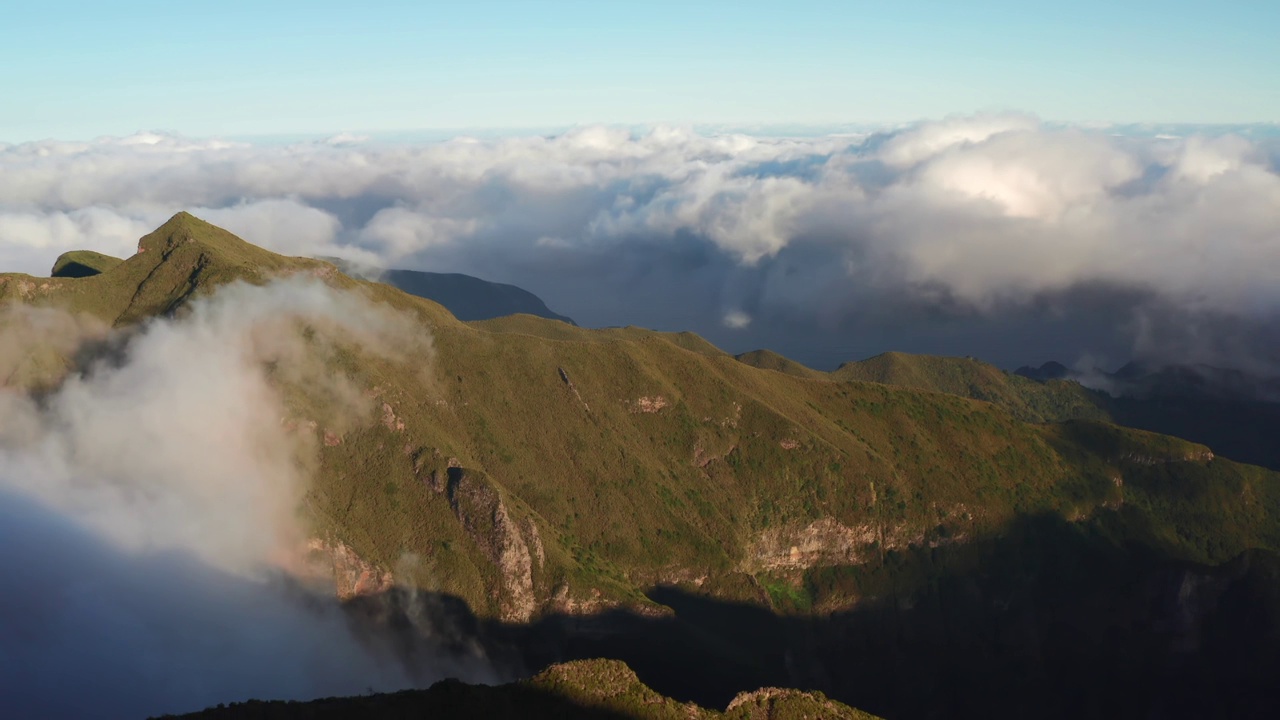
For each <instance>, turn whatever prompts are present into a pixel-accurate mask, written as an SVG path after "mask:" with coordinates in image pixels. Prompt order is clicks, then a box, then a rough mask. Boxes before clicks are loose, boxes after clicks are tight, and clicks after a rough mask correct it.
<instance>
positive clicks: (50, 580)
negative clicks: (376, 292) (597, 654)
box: [0, 281, 489, 717]
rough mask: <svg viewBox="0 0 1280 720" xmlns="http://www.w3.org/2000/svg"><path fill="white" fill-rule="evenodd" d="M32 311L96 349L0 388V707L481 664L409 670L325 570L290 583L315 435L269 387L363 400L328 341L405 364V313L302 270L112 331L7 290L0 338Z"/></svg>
mask: <svg viewBox="0 0 1280 720" xmlns="http://www.w3.org/2000/svg"><path fill="white" fill-rule="evenodd" d="M33 328H35V329H40V330H42V331H43V338H44V340H45V342H46V343H47V345H48V347H53V348H56V349H59V350H61V351H64V352H65V351H67V350H74V349H75V348H77V347H81V348H83V349H84V350H85V351H86V352H89V351H92V350H93V349H94V348H97V351H96V352H90V354H94V355H97V356H98V357H100V358H101V359H99V360H97V361H93V362H92V363H91V364H90V365H89V366H88V367H87V368H86V369H85V370H84V371H83V372H78V373H75V374H73V375H72V376H71V377H69V379H67V380H66V381H65V382H63V383H62V384H61V385H60V386H59V387H58V388H57V389H56V390H54V391H52V392H51V393H49V394H46V395H44V396H42V397H39V398H34V397H30V396H28V395H26V394H23V393H18V392H16V391H14V390H12V389H10V390H5V389H3V388H2V387H0V575H3V576H4V577H5V578H6V582H5V583H4V584H3V585H0V697H3V698H4V706H5V711H6V712H9V713H16V716H19V717H144V716H147V715H149V714H159V713H164V712H175V711H182V710H195V709H199V708H202V707H206V706H208V705H211V704H216V703H219V702H228V701H233V700H243V699H247V698H250V697H259V698H311V697H317V696H327V695H335V694H359V693H363V692H366V691H367V690H368V689H370V688H373V689H378V690H391V689H398V688H401V687H405V686H409V685H414V684H422V683H427V682H430V681H434V680H437V679H440V678H441V677H444V676H445V675H455V676H456V675H462V676H466V677H471V678H473V679H489V676H488V675H487V673H486V671H485V670H484V664H483V662H482V659H481V658H479V657H474V658H470V660H469V661H467V664H466V665H463V664H461V663H462V661H461V660H459V659H457V658H451V659H446V658H445V657H444V655H443V654H439V655H437V656H435V657H434V658H432V657H430V656H429V655H430V653H428V657H427V658H426V659H425V660H424V659H423V658H421V657H419V658H418V659H417V660H418V661H417V662H415V664H414V667H413V668H412V669H410V668H409V667H407V666H405V665H403V664H401V663H400V662H398V661H397V660H396V659H395V657H393V655H392V654H391V653H390V652H384V651H383V650H384V649H385V648H381V647H380V646H379V645H377V644H375V639H373V638H370V637H368V636H367V635H365V634H364V633H359V634H357V633H356V632H354V631H353V630H352V628H351V626H350V625H349V624H348V621H347V619H346V618H345V617H344V615H343V614H342V612H341V611H340V610H339V608H338V606H337V603H336V600H335V599H333V597H332V589H331V588H330V589H329V592H328V595H327V596H326V594H325V593H324V592H321V591H320V589H319V588H313V589H311V590H308V589H307V588H306V587H304V586H305V585H307V584H308V580H307V578H308V577H309V576H310V575H309V573H308V572H306V570H307V565H306V562H305V558H304V555H303V551H304V548H305V547H306V540H307V537H306V532H305V530H304V528H303V527H302V525H301V523H300V521H299V514H298V513H299V510H298V508H299V501H300V500H301V497H302V493H303V492H304V491H305V489H306V486H307V479H308V478H307V473H308V469H309V467H311V462H312V460H313V459H314V457H315V448H316V443H315V439H314V438H313V437H311V436H310V434H309V433H308V432H307V431H306V430H305V424H304V425H303V426H302V427H303V429H302V430H301V431H300V430H299V429H298V428H299V424H298V423H297V422H291V420H296V419H297V418H294V417H292V416H291V412H293V411H292V410H291V409H290V408H291V407H292V405H291V404H289V403H286V401H285V397H286V396H287V394H288V393H289V392H290V391H291V389H293V390H296V389H297V388H299V387H307V388H311V389H312V391H314V389H315V388H319V387H327V388H331V389H330V390H329V391H328V393H327V395H326V396H324V397H322V398H320V399H319V402H313V404H312V406H311V409H312V410H313V411H314V412H316V413H321V414H320V415H318V416H313V417H312V419H316V420H320V421H322V422H324V423H325V425H330V424H331V423H333V422H338V421H340V420H343V419H345V420H346V422H353V420H352V418H359V417H361V416H364V417H371V415H370V412H369V411H370V410H371V408H370V407H368V406H367V403H368V402H369V401H368V399H367V398H365V397H364V395H363V394H362V393H361V392H360V391H359V389H358V388H357V387H356V385H355V384H354V382H343V381H342V380H341V378H337V379H336V381H335V378H333V377H332V373H331V369H330V368H329V367H326V365H325V363H324V359H325V357H326V356H327V355H328V354H330V353H332V352H336V351H337V349H338V348H339V347H341V346H342V344H344V343H351V342H355V343H358V346H359V347H360V348H361V352H366V353H376V354H379V355H383V356H387V357H392V358H395V357H405V358H407V357H408V355H405V353H412V354H413V356H414V357H415V358H416V359H417V360H419V361H420V360H421V359H422V358H423V357H424V353H429V350H430V338H429V337H428V336H427V335H426V334H425V331H424V330H423V329H421V328H420V327H418V326H417V325H415V324H414V323H413V322H412V321H411V320H410V319H408V318H405V317H403V316H401V315H398V314H396V313H394V312H392V311H390V310H388V309H386V308H384V307H382V306H375V305H373V304H372V303H369V302H368V301H366V300H363V299H362V298H361V297H359V296H357V295H354V294H349V293H338V292H335V291H333V290H330V289H328V288H327V287H325V286H323V285H320V284H318V283H314V282H299V281H281V282H276V283H273V284H270V285H267V286H265V287H251V286H246V285H232V286H229V287H227V288H225V289H223V290H221V291H220V292H219V293H218V294H216V295H215V296H214V297H213V298H212V299H211V300H204V301H200V302H197V303H196V304H195V305H194V306H193V307H192V311H191V312H190V313H189V314H187V315H185V316H184V317H183V318H181V319H177V320H164V321H156V322H153V323H151V324H149V325H147V326H145V327H144V328H142V329H141V330H140V331H139V332H137V333H136V334H132V335H129V336H123V337H112V336H110V335H108V334H107V333H106V331H105V329H103V328H102V327H100V326H99V325H97V324H96V323H92V322H84V321H78V320H74V319H69V318H65V316H64V317H63V319H61V320H58V319H56V318H55V317H52V316H51V314H50V311H33V310H28V309H23V308H20V307H18V308H15V307H11V308H6V309H5V311H4V316H3V317H0V347H5V348H11V347H15V343H16V342H20V341H22V340H23V339H24V338H27V339H29V338H30V337H31V334H32V332H31V331H32V329H33ZM77 343H80V345H77ZM28 349H32V350H38V348H35V347H34V346H28ZM4 359H5V358H0V360H4ZM9 360H10V361H12V358H9ZM2 369H3V368H0V370H2ZM288 578H293V579H288ZM312 582H319V580H318V579H317V580H314V581H312Z"/></svg>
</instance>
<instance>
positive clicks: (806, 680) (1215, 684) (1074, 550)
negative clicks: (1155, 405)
mask: <svg viewBox="0 0 1280 720" xmlns="http://www.w3.org/2000/svg"><path fill="white" fill-rule="evenodd" d="M1135 521H1136V517H1130V516H1128V515H1127V514H1126V513H1125V512H1124V510H1123V509H1122V510H1120V511H1116V512H1107V513H1104V515H1103V516H1099V517H1097V518H1095V519H1094V520H1092V521H1089V522H1082V523H1070V522H1067V521H1065V520H1063V519H1061V518H1059V517H1056V516H1048V515H1045V516H1036V517H1028V518H1025V519H1023V520H1021V521H1019V522H1017V523H1016V524H1014V525H1013V526H1011V527H1008V528H1006V530H1005V531H1004V532H1003V533H1001V534H1000V535H999V536H997V537H992V538H986V539H981V540H975V541H973V542H970V543H966V544H958V543H957V544H952V545H944V546H940V547H936V548H928V547H921V548H915V549H912V550H910V551H906V552H900V551H890V552H887V553H886V554H885V557H884V559H883V561H881V562H877V563H873V564H870V565H867V566H859V567H838V568H825V569H815V570H811V571H809V572H807V573H805V576H804V579H803V586H802V587H801V588H799V589H798V591H799V592H802V593H803V594H807V595H809V596H822V595H824V594H832V593H835V594H844V595H846V596H857V597H861V598H863V599H862V601H861V602H860V603H858V604H857V605H856V606H855V607H854V608H853V609H850V610H842V611H839V612H830V613H812V612H810V613H804V614H779V613H775V612H773V611H771V610H768V609H765V608H764V607H762V606H758V605H753V604H750V603H737V602H725V601H722V600H717V599H714V598H711V597H708V596H706V595H702V594H698V593H697V592H693V591H690V590H688V589H681V588H675V587H658V588H654V589H653V590H652V592H651V593H650V597H651V598H652V599H653V600H655V601H656V602H659V603H662V604H664V605H666V606H667V607H669V608H671V609H672V610H673V611H674V612H673V614H671V615H668V616H663V617H653V616H648V615H642V614H639V613H635V612H631V611H626V610H612V611H608V612H605V613H602V614H598V615H593V616H588V617H577V616H564V615H554V616H549V617H544V618H542V619H539V620H537V621H535V622H534V623H532V624H528V625H511V624H504V623H500V622H496V621H490V620H481V619H477V618H476V617H475V616H474V615H473V614H471V613H470V611H469V610H468V609H467V608H466V606H465V604H463V603H462V602H461V601H459V600H457V599H456V598H448V597H440V596H433V597H431V598H430V599H429V600H428V602H430V603H432V607H433V610H432V613H431V614H432V618H433V619H432V621H431V622H432V623H433V624H434V626H435V627H437V628H446V627H447V628H452V630H451V631H452V632H462V633H463V634H470V633H475V634H474V636H473V637H474V638H476V639H478V640H479V642H480V643H481V644H482V645H483V646H484V647H485V648H486V649H487V650H488V652H489V655H490V658H491V659H493V660H494V661H495V662H496V663H497V664H498V666H499V667H502V666H504V665H505V666H506V667H518V666H520V665H523V666H524V667H525V668H527V669H529V670H537V669H540V668H542V667H545V666H546V665H548V664H551V663H553V662H561V661H566V660H572V659H580V658H593V657H608V658H614V659H619V660H623V661H625V662H626V663H627V664H628V665H630V666H631V668H632V669H633V670H635V672H636V674H637V675H638V676H639V678H640V680H641V681H642V682H644V683H645V684H647V685H648V686H650V687H652V688H653V689H654V690H656V691H657V692H659V693H661V694H662V695H666V696H669V697H672V698H675V699H677V700H680V701H693V702H696V703H698V704H699V705H702V706H704V707H708V708H719V709H723V708H724V707H725V706H726V705H727V704H728V702H729V701H730V700H731V699H732V698H733V697H734V695H736V694H737V693H738V692H742V691H750V690H755V689H757V688H760V687H763V686H780V687H795V688H799V689H808V690H820V691H822V692H824V693H826V694H827V695H828V696H829V697H831V698H833V699H835V700H838V701H840V702H843V703H846V704H848V705H851V706H853V707H856V708H859V709H862V710H865V711H868V712H872V713H875V714H878V715H882V716H884V717H886V718H893V719H897V718H941V717H948V718H954V717H993V718H1021V717H1041V718H1074V717H1115V718H1120V717H1124V718H1133V717H1143V718H1183V717H1187V718H1190V717H1197V718H1202V717H1233V718H1241V717H1259V718H1261V717H1276V716H1278V715H1280V683H1276V682H1275V678H1276V677H1278V676H1280V556H1277V555H1275V554H1272V553H1268V552H1263V551H1249V552H1246V553H1244V554H1242V555H1240V556H1238V557H1236V558H1235V559H1233V560H1231V561H1230V562H1227V563H1224V564H1223V565H1220V566H1217V567H1209V566H1204V565H1198V564H1195V563H1189V562H1184V561H1180V560H1176V559H1171V558H1169V557H1166V556H1164V555H1162V554H1160V553H1159V552H1157V551H1154V550H1152V549H1150V548H1149V547H1145V546H1140V545H1135V544H1131V543H1127V542H1125V541H1123V540H1119V539H1118V538H1122V537H1125V536H1126V534H1125V531H1124V528H1123V526H1124V525H1125V524H1126V523H1132V522H1135ZM421 601H422V598H418V600H416V601H415V600H414V599H412V598H410V597H408V596H406V595H403V594H398V593H396V592H394V591H393V592H392V593H388V594H386V595H383V596H380V597H368V598H362V599H360V600H358V601H356V602H353V603H351V604H350V605H349V609H350V610H352V611H353V613H354V614H355V615H356V616H357V617H363V618H364V621H366V622H374V623H375V624H380V623H382V622H386V621H390V620H392V619H394V618H396V617H399V616H403V615H406V614H409V613H421V609H420V607H419V606H418V605H417V604H416V603H418V602H421ZM417 624H418V625H419V627H421V621H417Z"/></svg>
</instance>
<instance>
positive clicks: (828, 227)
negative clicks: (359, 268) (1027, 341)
mask: <svg viewBox="0 0 1280 720" xmlns="http://www.w3.org/2000/svg"><path fill="white" fill-rule="evenodd" d="M1178 134H1179V135H1181V134H1182V133H1178ZM1165 135H1170V133H1165ZM343 140H344V141H343V142H338V143H333V144H331V143H327V142H313V143H302V144H297V145H290V146H253V145H246V144H240V143H226V142H220V141H200V140H188V139H183V138H175V137H171V136H165V135H159V134H141V135H139V136H135V137H132V138H121V139H113V138H104V139H100V140H97V141H94V142H90V143H59V142H53V141H50V142H41V143H26V144H21V145H12V146H7V147H4V148H0V261H3V262H5V264H6V265H8V266H9V267H10V268H13V267H15V266H16V267H17V269H24V270H27V271H44V270H46V269H47V268H48V266H49V265H50V263H52V261H53V258H54V257H56V256H57V254H58V253H60V252H62V251H64V250H67V249H72V248H74V247H80V246H89V247H92V248H94V249H100V250H102V251H104V252H111V251H113V250H114V252H117V253H124V252H128V251H129V250H130V249H131V248H132V245H133V240H134V239H135V238H136V237H137V235H139V234H141V233H142V231H144V230H146V229H149V228H151V227H154V226H155V225H157V224H159V223H160V222H161V221H163V220H164V219H165V218H166V217H168V216H169V215H170V214H172V213H173V212H175V211H177V210H179V209H192V210H194V211H195V212H197V213H198V214H203V215H205V216H207V217H209V219H211V220H213V221H215V222H219V223H223V224H226V225H227V226H229V227H231V229H232V230H234V231H236V232H239V233H241V234H243V235H244V236H246V237H247V239H249V240H251V241H255V242H258V243H261V244H264V245H267V246H268V247H271V248H273V249H276V250H279V251H281V252H287V253H291V254H313V255H337V256H341V257H347V258H349V259H353V260H359V261H361V262H366V263H370V264H382V265H402V266H404V265H410V266H417V267H426V266H430V267H431V268H432V269H454V270H458V271H463V272H468V271H469V272H474V273H477V274H481V275H486V276H489V277H494V278H495V279H500V280H504V281H508V282H517V283H525V284H532V285H533V286H534V287H533V288H532V289H535V290H537V289H538V287H542V288H544V289H545V288H547V287H548V286H551V287H554V288H556V289H559V288H564V287H567V285H568V284H570V283H572V282H573V281H574V278H573V277H571V276H570V275H569V273H571V268H574V267H579V266H580V264H581V263H588V264H589V262H595V261H594V260H591V258H603V257H609V256H610V253H611V252H612V251H613V250H615V249H616V250H618V252H617V253H616V254H614V255H612V257H614V258H615V260H614V262H616V263H636V265H634V268H633V271H632V272H631V275H628V277H636V276H637V273H645V272H649V271H650V270H649V269H650V268H656V267H663V266H665V265H664V264H666V263H674V264H675V265H676V266H678V267H694V266H699V267H702V266H709V264H716V265H717V266H725V267H737V268H743V269H745V270H749V269H750V268H752V267H765V266H766V265H768V263H770V262H773V261H774V260H779V261H781V260H780V259H781V258H784V257H785V259H786V260H785V261H786V263H787V268H788V270H787V272H788V273H789V275H788V277H791V278H792V282H793V283H794V282H801V283H804V282H820V283H821V285H810V286H808V287H805V288H802V289H790V290H786V291H778V292H773V293H771V294H770V296H769V297H768V298H757V300H760V301H767V302H765V304H764V305H753V304H750V303H747V302H745V300H746V298H743V297H738V296H737V294H738V293H740V292H746V291H749V289H745V290H744V289H734V290H733V291H732V292H733V293H734V294H735V296H734V297H733V298H731V300H732V303H731V304H733V305H736V304H738V303H742V304H743V305H744V306H748V307H753V308H754V310H753V315H754V317H755V319H756V320H755V322H754V323H753V325H752V328H753V330H755V329H758V328H761V327H764V326H766V325H767V322H766V321H765V320H763V319H762V318H766V317H769V316H770V313H771V311H783V310H785V311H786V312H788V313H792V314H794V313H801V314H804V313H808V314H809V315H810V316H818V315H822V316H824V317H835V316H839V315H840V314H841V313H842V312H846V311H847V312H858V311H860V310H858V309H857V308H852V307H850V308H845V309H842V308H841V306H840V305H839V303H842V302H846V300H844V299H841V298H847V297H848V296H850V294H851V293H855V294H856V293H865V292H867V291H868V289H870V288H879V289H880V291H881V292H890V291H894V288H904V287H916V286H924V285H927V286H929V287H934V288H945V289H946V292H947V294H948V296H949V297H951V298H953V299H954V300H955V301H959V302H964V303H970V304H972V305H974V306H976V307H979V308H991V307H994V306H995V305H996V304H999V303H1004V302H1010V301H1015V302H1016V301H1018V300H1019V299H1020V298H1021V299H1025V298H1029V297H1031V296H1034V295H1035V294H1037V293H1044V292H1057V291H1060V290H1062V289H1064V288H1068V287H1071V286H1073V285H1078V284H1081V283H1091V282H1103V283H1117V284H1122V285H1126V286H1132V287H1134V288H1145V289H1147V290H1150V291H1154V292H1156V293H1157V294H1159V295H1161V296H1162V297H1164V298H1166V299H1167V300H1168V301H1170V302H1173V303H1177V304H1183V305H1187V306H1195V307H1197V308H1201V309H1210V310H1213V311H1214V312H1226V313H1230V314H1234V315H1250V316H1255V317H1256V316H1260V315H1266V316H1270V315H1274V314H1276V313H1277V311H1278V308H1280V283H1277V282H1276V270H1275V268H1277V267H1280V257H1277V253H1278V252H1280V250H1277V247H1280V241H1277V230H1276V228H1278V227H1280V203H1278V202H1277V200H1276V194H1277V192H1280V175H1277V170H1276V167H1275V165H1274V162H1275V160H1274V159H1273V158H1274V157H1276V156H1275V154H1274V148H1269V147H1264V146H1260V145H1259V144H1258V142H1257V141H1250V140H1246V139H1243V138H1240V137H1231V136H1226V137H1212V138H1210V137H1204V136H1198V135H1196V134H1194V133H1187V134H1186V136H1185V137H1161V138H1155V137H1136V136H1132V135H1128V136H1125V135H1116V134H1111V133H1109V132H1108V130H1107V128H1101V129H1097V128H1088V127H1077V128H1063V127H1049V126H1045V125H1043V124H1041V123H1040V122H1038V121H1037V120H1036V119H1035V118H1033V117H1029V116H1024V115H982V116H975V117H959V118H949V119H945V120H942V121H938V122H926V123H921V124H918V125H913V126H909V127H905V128H902V129H900V130H897V131H894V132H890V133H880V134H878V135H873V136H870V137H863V136H853V137H850V136H831V137H812V138H765V137H752V136H747V135H741V134H729V135H715V136H705V135H700V134H698V133H695V132H693V131H691V130H690V129H688V128H680V127H658V128H654V129H652V130H649V131H644V132H636V131H632V130H628V129H623V128H613V127H583V128H577V129H574V130H572V131H569V132H566V133H563V134H562V135H558V136H554V137H545V136H529V137H509V138H496V139H476V138H459V139H456V140H451V141H448V142H438V143H425V144H418V145H403V144H400V145H392V144H381V143H378V142H375V141H366V142H361V143H358V144H349V143H347V142H345V139H343ZM640 247H643V248H644V249H643V252H642V253H641V254H636V253H637V252H640V251H638V250H636V251H635V252H632V251H631V250H627V249H628V248H631V249H632V250H635V249H636V248H640ZM641 255H643V257H642V256H641ZM659 256H662V257H665V258H666V259H665V260H661V261H659V260H657V258H658V257H659ZM540 258H541V259H540ZM552 259H554V265H553V266H552V272H554V273H556V279H555V280H549V279H540V278H546V277H547V276H546V275H545V273H547V272H548V266H547V264H546V263H550V262H552ZM810 262H814V263H821V266H818V265H809V264H806V263H810ZM699 263H700V264H701V265H698V264H699ZM833 268H847V269H848V271H847V272H844V273H843V275H842V274H841V273H838V272H834V271H833ZM745 270H744V271H745ZM842 278H843V279H842ZM806 279H807V280H806ZM540 282H541V283H544V284H542V285H539V283H540ZM842 284H843V285H842ZM855 284H856V285H857V287H856V288H855V287H853V286H854V285H855ZM774 286H775V287H778V288H780V287H781V285H780V284H777V283H775V284H774ZM714 294H715V293H713V295H714ZM570 296H571V294H570V293H567V292H566V293H565V294H564V295H563V297H570ZM865 300H866V299H865V298H863V301H862V302H863V305H862V307H865ZM570 302H572V298H571V299H570ZM581 302H582V303H583V304H584V306H588V307H589V306H592V305H594V304H597V303H595V301H594V300H593V299H591V298H585V297H583V298H581ZM768 302H783V303H784V305H782V306H770V305H769V304H768ZM561 310H562V311H563V312H567V313H568V314H570V315H572V314H574V310H575V308H573V307H572V306H567V307H563V308H561ZM707 312H709V313H711V314H712V315H714V316H715V317H716V318H717V319H716V320H714V323H715V324H716V325H717V326H719V325H720V322H719V319H718V315H716V313H717V312H718V311H717V310H716V307H708V309H707ZM671 317H672V321H671V322H672V323H675V322H677V320H676V318H677V317H679V315H678V314H673V315H672V316H671Z"/></svg>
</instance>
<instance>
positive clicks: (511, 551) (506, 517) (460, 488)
mask: <svg viewBox="0 0 1280 720" xmlns="http://www.w3.org/2000/svg"><path fill="white" fill-rule="evenodd" d="M447 493H448V496H449V504H450V505H451V506H452V507H453V512H454V515H456V516H457V518H458V522H460V523H462V526H463V528H465V529H466V531H467V535H468V536H470V537H471V539H472V540H473V541H474V542H475V543H476V545H478V546H479V547H480V549H481V550H482V551H483V552H484V554H485V555H486V556H487V557H488V558H489V560H491V561H492V562H493V563H494V564H495V565H496V566H497V568H498V573H499V577H500V579H501V583H502V592H501V600H500V607H499V613H500V615H501V617H502V619H503V620H506V621H509V622H524V621H527V620H528V619H529V618H530V617H532V616H533V613H534V611H535V610H536V609H537V606H538V603H537V599H536V598H535V596H534V593H533V554H531V553H530V552H529V543H527V542H526V541H525V538H524V536H523V534H522V533H521V531H520V526H519V524H518V523H517V521H516V520H515V519H514V518H512V516H511V512H510V511H509V510H508V508H507V504H506V502H505V501H503V499H502V495H501V493H500V492H499V491H498V488H497V487H496V486H495V485H494V484H493V483H492V482H491V481H490V480H489V479H488V478H486V477H484V476H483V475H481V474H479V473H473V472H471V471H467V470H464V469H462V468H455V467H451V468H449V472H448V487H447ZM531 535H532V537H531V540H532V541H533V542H534V550H535V553H536V554H537V556H538V558H539V562H540V563H541V561H542V560H543V553H542V542H541V538H540V537H538V536H537V534H536V530H535V532H534V533H531Z"/></svg>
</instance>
